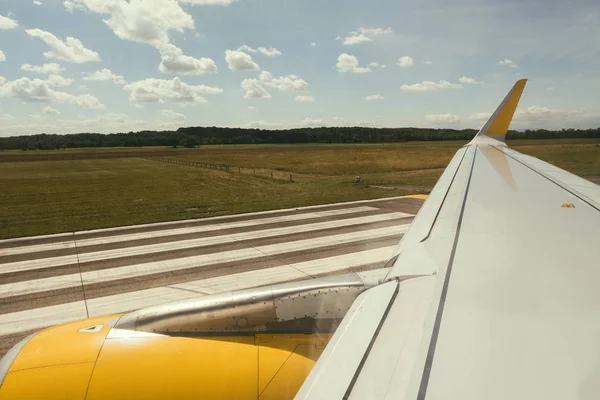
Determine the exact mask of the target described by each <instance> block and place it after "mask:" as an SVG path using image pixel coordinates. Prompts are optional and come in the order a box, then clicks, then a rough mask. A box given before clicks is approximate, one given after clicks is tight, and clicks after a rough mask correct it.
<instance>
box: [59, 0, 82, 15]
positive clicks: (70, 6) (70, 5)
mask: <svg viewBox="0 0 600 400" xmlns="http://www.w3.org/2000/svg"><path fill="white" fill-rule="evenodd" d="M76 1H77V0H76ZM63 5H64V6H65V9H66V10H67V12H70V13H73V12H74V11H75V10H79V11H86V10H87V9H86V8H85V6H84V5H83V4H79V3H73V2H72V1H69V0H67V1H65V2H63Z"/></svg>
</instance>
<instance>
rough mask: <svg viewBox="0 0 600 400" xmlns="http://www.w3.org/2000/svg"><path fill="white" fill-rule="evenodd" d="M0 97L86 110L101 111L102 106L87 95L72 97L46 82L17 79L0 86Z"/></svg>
mask: <svg viewBox="0 0 600 400" xmlns="http://www.w3.org/2000/svg"><path fill="white" fill-rule="evenodd" d="M0 97H6V98H17V99H20V100H23V101H26V102H46V103H50V102H53V103H70V104H75V105H78V106H82V107H87V108H95V109H102V108H104V105H103V104H102V103H101V102H100V101H99V100H98V99H97V98H96V97H94V96H92V95H89V94H82V95H77V96H75V95H72V94H70V93H65V92H59V91H55V90H53V89H51V88H50V84H49V82H47V81H44V80H41V79H33V80H32V79H29V78H19V79H17V80H14V81H12V82H7V83H5V84H4V85H2V86H0Z"/></svg>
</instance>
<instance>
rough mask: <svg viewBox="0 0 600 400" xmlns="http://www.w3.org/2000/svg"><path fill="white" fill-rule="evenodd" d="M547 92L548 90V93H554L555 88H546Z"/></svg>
mask: <svg viewBox="0 0 600 400" xmlns="http://www.w3.org/2000/svg"><path fill="white" fill-rule="evenodd" d="M546 90H547V91H548V92H552V91H554V88H553V87H548V88H546Z"/></svg>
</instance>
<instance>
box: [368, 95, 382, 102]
mask: <svg viewBox="0 0 600 400" xmlns="http://www.w3.org/2000/svg"><path fill="white" fill-rule="evenodd" d="M374 100H385V97H383V96H382V95H380V94H372V95H370V96H367V97H365V101H374Z"/></svg>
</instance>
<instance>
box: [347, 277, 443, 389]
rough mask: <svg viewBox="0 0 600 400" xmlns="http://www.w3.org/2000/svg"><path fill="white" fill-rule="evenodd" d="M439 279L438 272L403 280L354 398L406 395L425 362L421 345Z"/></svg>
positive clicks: (357, 385) (366, 363)
mask: <svg viewBox="0 0 600 400" xmlns="http://www.w3.org/2000/svg"><path fill="white" fill-rule="evenodd" d="M436 282H437V279H436V277H435V276H424V277H420V278H413V279H407V280H404V281H402V282H400V285H399V290H398V295H397V296H396V298H395V300H394V303H393V305H392V307H391V308H390V312H389V314H388V316H387V318H386V320H385V324H384V325H383V327H382V328H381V331H380V332H379V335H378V336H377V339H376V341H375V343H374V345H373V347H372V349H371V351H370V352H369V355H368V358H367V360H366V362H365V365H364V368H363V372H362V373H361V374H360V376H359V377H358V379H357V381H356V384H355V385H354V387H353V388H352V392H351V393H350V397H349V398H350V399H357V400H358V399H401V398H404V397H405V395H406V393H407V391H408V390H409V385H410V383H411V382H410V378H411V377H412V376H413V375H414V374H415V373H416V372H417V370H419V369H422V368H423V364H424V362H425V360H424V359H421V360H419V358H422V357H420V354H421V353H420V352H419V351H418V349H419V344H420V343H421V342H426V340H425V341H423V337H424V336H427V335H426V334H425V333H426V332H427V331H431V328H428V327H427V326H426V319H427V316H428V315H429V312H430V309H431V307H432V305H433V304H432V301H431V300H432V298H433V292H434V290H435V286H436ZM418 372H419V373H420V372H421V371H418ZM417 375H418V373H417Z"/></svg>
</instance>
